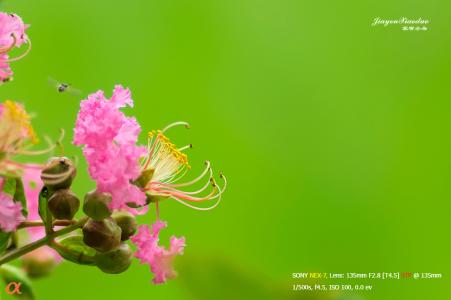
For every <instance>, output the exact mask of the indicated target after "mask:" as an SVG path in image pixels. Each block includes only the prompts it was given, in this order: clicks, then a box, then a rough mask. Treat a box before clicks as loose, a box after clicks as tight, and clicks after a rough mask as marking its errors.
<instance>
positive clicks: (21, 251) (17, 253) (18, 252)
mask: <svg viewBox="0 0 451 300" xmlns="http://www.w3.org/2000/svg"><path fill="white" fill-rule="evenodd" d="M87 221H88V218H87V217H83V218H81V219H80V220H79V221H78V222H77V223H75V224H73V225H70V226H67V227H66V228H63V229H61V230H58V231H54V232H52V233H50V234H47V235H46V236H45V237H43V238H42V239H40V240H37V241H35V242H33V243H30V244H28V245H25V246H23V247H20V248H17V249H14V250H12V251H10V252H8V253H6V254H5V255H3V256H1V257H0V266H1V265H3V264H4V263H7V262H9V261H11V260H14V259H16V258H19V257H21V256H23V255H25V254H27V253H28V252H31V251H33V250H36V249H37V248H40V247H42V246H45V245H50V243H51V242H52V241H53V239H55V238H57V237H59V236H61V235H65V234H67V233H69V232H72V231H74V230H76V229H78V228H80V227H83V225H85V223H86V222H87Z"/></svg>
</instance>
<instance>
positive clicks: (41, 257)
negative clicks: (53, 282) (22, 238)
mask: <svg viewBox="0 0 451 300" xmlns="http://www.w3.org/2000/svg"><path fill="white" fill-rule="evenodd" d="M55 266H56V261H55V257H54V255H53V253H52V252H50V251H48V249H46V248H39V249H36V250H34V251H32V252H29V253H27V254H25V255H24V256H22V267H23V269H24V270H25V272H27V274H28V276H30V277H31V278H39V277H44V276H47V275H49V274H50V273H51V272H52V271H53V269H54V268H55Z"/></svg>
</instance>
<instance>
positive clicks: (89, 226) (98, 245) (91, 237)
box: [83, 218, 121, 252]
mask: <svg viewBox="0 0 451 300" xmlns="http://www.w3.org/2000/svg"><path fill="white" fill-rule="evenodd" d="M83 242H84V243H85V244H86V245H88V246H89V247H92V248H94V249H96V250H97V251H99V252H107V251H110V250H113V249H115V248H117V247H118V246H119V245H120V243H121V228H120V227H119V226H118V225H117V224H116V222H115V221H114V220H113V219H111V218H107V219H104V220H102V221H94V220H92V219H91V220H89V221H88V222H87V223H86V224H85V226H83Z"/></svg>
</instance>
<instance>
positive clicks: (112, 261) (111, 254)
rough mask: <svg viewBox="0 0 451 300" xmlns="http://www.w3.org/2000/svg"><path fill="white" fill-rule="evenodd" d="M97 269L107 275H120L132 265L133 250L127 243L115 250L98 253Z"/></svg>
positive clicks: (96, 257) (95, 258)
mask: <svg viewBox="0 0 451 300" xmlns="http://www.w3.org/2000/svg"><path fill="white" fill-rule="evenodd" d="M94 261H95V263H96V265H97V267H98V268H99V269H100V270H102V271H103V272H105V273H109V274H119V273H122V272H124V271H125V270H127V269H128V267H130V265H131V263H132V250H131V249H130V246H129V245H127V244H126V243H121V245H120V246H119V247H118V248H117V249H114V250H111V251H108V252H105V253H98V254H97V255H96V256H95V257H94Z"/></svg>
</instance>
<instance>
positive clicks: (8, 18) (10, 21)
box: [0, 12, 29, 48]
mask: <svg viewBox="0 0 451 300" xmlns="http://www.w3.org/2000/svg"><path fill="white" fill-rule="evenodd" d="M28 27H29V26H28V25H25V24H24V23H23V21H22V19H21V18H20V17H19V16H18V15H16V14H8V13H5V12H0V47H1V48H5V47H10V46H12V45H13V44H14V38H13V37H12V35H14V36H15V39H16V42H15V44H14V46H16V47H20V46H21V45H22V44H24V43H25V42H26V41H27V39H28V37H27V35H26V33H25V30H26V29H27V28H28Z"/></svg>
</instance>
